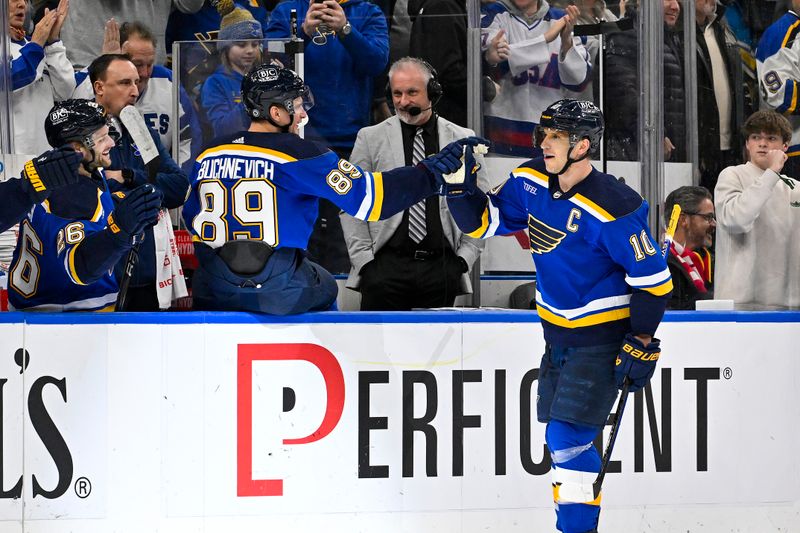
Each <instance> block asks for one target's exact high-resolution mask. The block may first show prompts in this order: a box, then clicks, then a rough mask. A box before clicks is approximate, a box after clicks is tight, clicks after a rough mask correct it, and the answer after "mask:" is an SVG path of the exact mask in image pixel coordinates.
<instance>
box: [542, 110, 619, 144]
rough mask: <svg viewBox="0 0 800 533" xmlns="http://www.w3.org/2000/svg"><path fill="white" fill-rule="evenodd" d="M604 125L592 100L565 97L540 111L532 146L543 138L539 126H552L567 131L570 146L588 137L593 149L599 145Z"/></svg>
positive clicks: (600, 114) (600, 112)
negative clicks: (540, 114)
mask: <svg viewBox="0 0 800 533" xmlns="http://www.w3.org/2000/svg"><path fill="white" fill-rule="evenodd" d="M604 127H605V120H604V119H603V112H602V111H600V108H598V107H597V106H596V105H594V104H593V103H592V102H589V101H586V100H573V99H571V98H565V99H564V100H559V101H558V102H555V103H552V104H550V105H549V106H548V107H547V109H545V110H544V111H542V116H541V119H540V120H539V126H537V127H536V129H535V130H534V132H533V137H534V139H533V140H534V146H539V145H540V144H541V142H542V140H543V139H544V132H543V131H542V130H541V128H552V129H555V130H561V131H566V132H569V137H570V139H569V141H570V147H572V146H574V145H576V144H578V142H579V141H580V140H581V139H589V142H590V143H591V150H595V149H597V148H599V146H600V139H601V138H602V137H603V128H604Z"/></svg>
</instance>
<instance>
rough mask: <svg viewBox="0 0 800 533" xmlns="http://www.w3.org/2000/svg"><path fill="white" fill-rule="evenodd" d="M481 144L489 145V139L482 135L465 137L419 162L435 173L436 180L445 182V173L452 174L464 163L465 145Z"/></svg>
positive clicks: (440, 182)
mask: <svg viewBox="0 0 800 533" xmlns="http://www.w3.org/2000/svg"><path fill="white" fill-rule="evenodd" d="M479 144H483V145H486V146H489V141H487V140H486V139H483V138H482V137H465V138H463V139H459V140H457V141H453V142H451V143H450V144H448V145H447V146H445V147H444V148H443V149H441V150H439V153H438V154H433V155H432V156H430V157H426V158H425V159H423V160H422V161H420V162H419V164H420V165H422V166H424V167H425V168H426V169H428V171H429V172H430V173H431V174H433V176H434V178H435V179H436V182H437V183H439V184H443V183H444V178H443V177H442V175H443V174H452V173H453V172H455V171H457V170H458V169H459V168H461V166H462V165H463V164H464V161H463V159H462V156H463V155H464V147H465V146H469V147H474V146H478V145H479Z"/></svg>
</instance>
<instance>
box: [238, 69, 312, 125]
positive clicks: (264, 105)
mask: <svg viewBox="0 0 800 533" xmlns="http://www.w3.org/2000/svg"><path fill="white" fill-rule="evenodd" d="M296 98H303V106H304V107H305V109H306V110H308V109H311V106H313V105H314V102H313V97H312V96H311V91H309V89H308V86H306V84H305V83H303V79H302V78H301V77H300V76H298V75H297V74H296V73H295V72H294V71H293V70H291V69H288V68H284V67H281V66H278V65H269V64H263V65H260V66H258V67H256V68H255V69H253V70H252V71H250V73H249V74H247V76H245V77H244V79H243V80H242V101H243V102H244V108H245V110H247V114H248V115H249V116H250V117H251V118H255V119H268V118H269V109H270V107H272V106H273V105H279V106H281V107H284V108H285V109H286V110H287V111H288V112H289V114H290V115H294V111H295V110H294V100H295V99H296Z"/></svg>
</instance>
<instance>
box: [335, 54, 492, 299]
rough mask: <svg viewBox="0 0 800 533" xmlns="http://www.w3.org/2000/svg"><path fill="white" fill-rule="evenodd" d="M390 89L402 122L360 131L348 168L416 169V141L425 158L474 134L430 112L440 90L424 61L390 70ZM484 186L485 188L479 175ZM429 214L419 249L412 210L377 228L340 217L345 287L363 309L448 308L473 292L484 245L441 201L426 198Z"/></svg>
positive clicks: (400, 64) (408, 60)
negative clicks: (345, 257)
mask: <svg viewBox="0 0 800 533" xmlns="http://www.w3.org/2000/svg"><path fill="white" fill-rule="evenodd" d="M389 90H390V93H391V98H392V101H393V103H394V107H395V110H396V112H397V115H395V116H393V117H391V118H388V119H386V120H384V121H383V122H381V123H380V124H376V125H375V126H370V127H367V128H363V129H361V131H359V132H358V137H357V138H356V143H355V146H354V147H353V152H352V154H351V156H350V161H351V162H353V163H355V164H356V165H358V166H360V167H361V168H362V169H364V170H367V171H371V172H378V171H382V170H387V169H392V168H396V167H398V166H404V165H409V164H413V163H414V162H415V161H414V150H415V147H414V146H413V145H414V143H415V136H420V135H421V136H422V137H423V138H424V145H425V146H424V148H425V155H428V154H434V153H436V152H437V151H438V150H439V148H440V147H442V146H446V145H447V144H448V143H450V142H451V141H454V140H456V139H461V138H463V137H468V136H470V135H474V133H473V131H472V130H469V129H466V128H462V127H460V126H458V125H456V124H453V123H452V122H449V121H447V120H445V119H443V118H441V117H438V116H437V115H436V114H435V113H434V112H433V107H434V106H435V104H436V100H437V98H438V96H439V95H440V94H441V87H440V86H439V85H438V83H437V81H436V73H435V71H434V70H433V69H432V67H431V66H430V65H428V64H427V63H425V62H424V61H422V60H420V59H417V58H409V57H406V58H403V59H399V60H398V61H396V62H395V63H394V64H393V65H392V67H391V68H390V69H389ZM418 130H422V131H421V132H419V131H418ZM420 148H421V147H420ZM417 155H418V156H419V154H417ZM479 184H480V185H481V186H482V188H485V185H486V180H485V176H484V175H483V171H482V170H481V171H479ZM424 207H425V213H426V217H425V224H426V231H427V233H426V234H425V237H424V239H422V240H421V241H420V242H416V239H419V236H416V239H414V238H413V237H412V236H411V235H409V232H410V227H411V226H412V225H414V223H412V221H411V220H410V217H411V218H413V215H410V214H409V210H406V211H405V212H403V213H398V214H396V215H395V216H393V217H391V218H389V219H387V220H383V221H380V222H364V221H360V220H356V219H354V218H353V217H351V216H349V215H347V214H344V213H343V214H342V215H341V219H342V229H343V230H344V236H345V241H346V242H347V249H348V253H349V255H350V262H351V264H352V269H351V270H350V276H349V277H348V279H347V284H346V286H347V287H348V288H351V289H353V290H357V291H359V292H361V309H362V310H408V309H412V308H430V307H449V306H452V305H453V301H454V299H455V297H456V296H457V295H459V294H469V293H471V292H472V285H471V282H470V278H469V269H470V268H471V267H472V265H473V263H474V262H475V260H476V259H477V258H478V256H479V255H480V253H481V249H483V242H482V241H481V240H480V239H473V238H471V237H468V236H466V235H464V234H463V233H461V231H460V230H459V229H458V227H457V226H456V223H455V221H454V220H453V218H452V216H451V215H450V213H449V211H448V210H447V202H446V201H445V199H444V198H440V197H436V196H434V197H431V198H428V199H427V200H426V201H425V204H424ZM412 209H413V208H412ZM412 233H413V232H412Z"/></svg>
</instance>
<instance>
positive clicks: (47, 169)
mask: <svg viewBox="0 0 800 533" xmlns="http://www.w3.org/2000/svg"><path fill="white" fill-rule="evenodd" d="M82 160H83V155H82V154H81V153H80V152H76V151H75V150H73V149H72V148H71V147H69V146H63V147H61V148H59V149H57V150H49V151H47V152H44V153H43V154H42V155H40V156H39V157H35V158H33V159H31V160H30V161H28V162H27V163H25V168H24V169H23V170H22V184H23V185H22V187H23V189H24V190H25V192H26V193H28V196H29V197H30V199H31V200H32V201H33V203H35V204H39V203H42V202H44V201H45V200H46V199H47V197H48V196H50V193H52V192H53V190H54V189H57V188H59V187H66V186H68V185H71V184H73V183H77V182H78V180H80V179H81V176H80V174H78V167H79V166H80V164H81V161H82Z"/></svg>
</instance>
